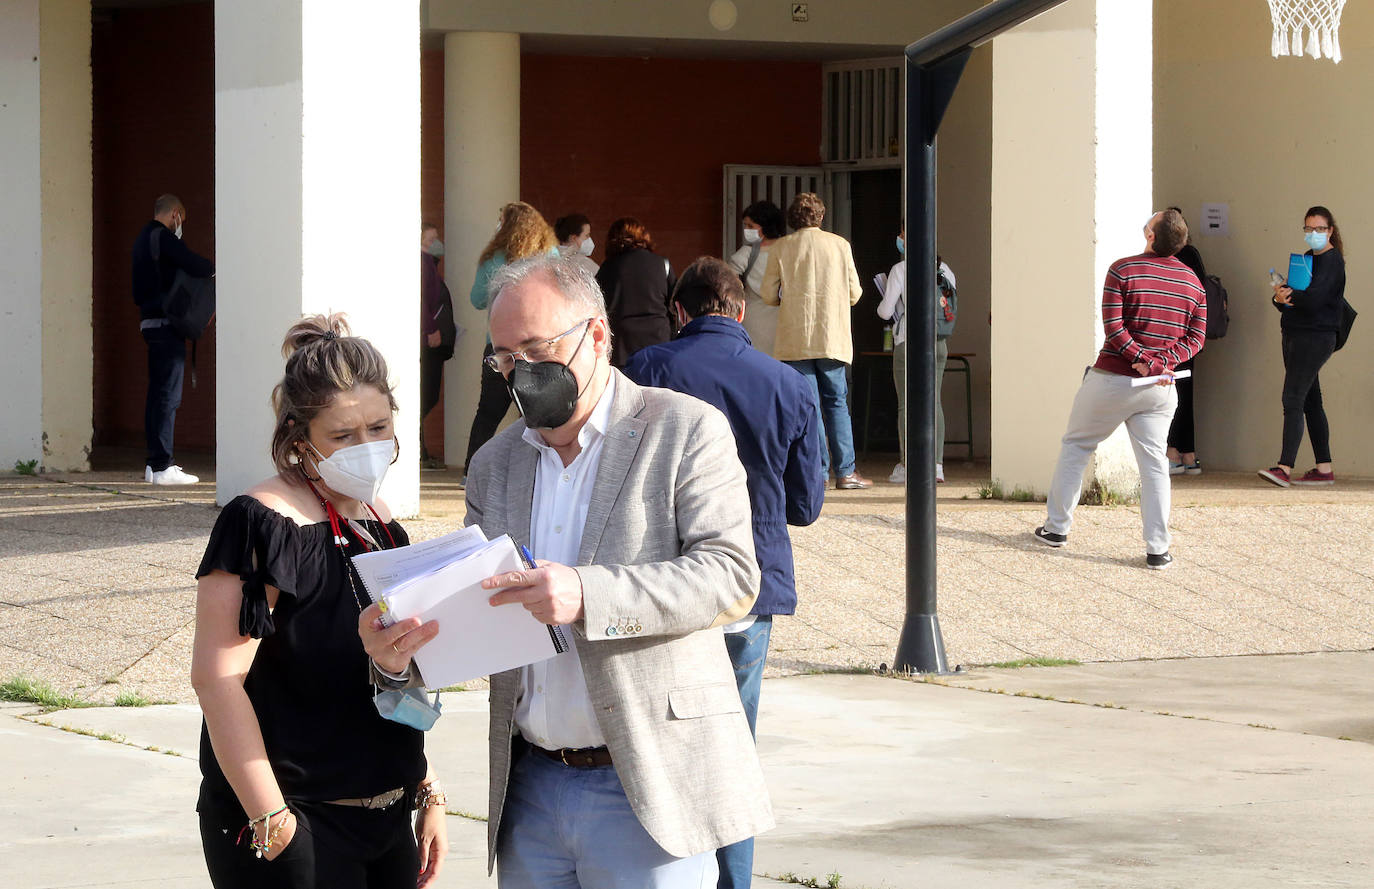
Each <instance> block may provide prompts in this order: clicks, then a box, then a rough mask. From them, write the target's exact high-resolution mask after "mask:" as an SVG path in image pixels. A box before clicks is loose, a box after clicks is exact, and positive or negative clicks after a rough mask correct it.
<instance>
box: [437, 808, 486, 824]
mask: <svg viewBox="0 0 1374 889" xmlns="http://www.w3.org/2000/svg"><path fill="white" fill-rule="evenodd" d="M444 814H445V815H454V816H457V817H459V818H466V819H468V820H469V821H486V820H487V816H486V815H478V814H476V813H475V812H465V811H463V810H462V809H445V810H444Z"/></svg>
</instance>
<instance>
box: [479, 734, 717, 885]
mask: <svg viewBox="0 0 1374 889" xmlns="http://www.w3.org/2000/svg"><path fill="white" fill-rule="evenodd" d="M515 743H516V747H517V748H519V747H523V746H524V742H523V741H521V740H520V739H518V738H517V739H516V742H515ZM496 881H497V885H498V886H499V887H500V889H612V887H615V889H712V887H714V886H715V885H716V856H715V855H714V854H712V853H710V852H702V853H701V854H699V855H693V856H691V857H689V858H674V857H673V856H671V855H669V854H668V853H667V852H665V851H663V848H662V847H661V846H659V845H658V843H655V842H654V841H653V838H652V837H650V836H649V833H648V831H646V830H645V829H644V826H643V825H642V824H640V823H639V818H638V817H637V816H636V815H635V813H634V810H633V809H632V808H630V801H629V800H628V799H626V798H625V788H624V787H622V786H621V784H620V776H618V775H617V774H616V772H615V766H603V767H600V768H591V769H581V768H574V767H572V766H565V765H563V764H562V763H561V762H555V761H553V760H551V759H546V758H545V757H544V756H542V755H541V754H538V753H533V752H529V751H526V752H524V753H523V755H521V756H520V757H519V758H518V759H517V760H516V762H515V764H514V765H513V766H512V767H511V775H510V784H509V786H508V787H507V789H506V805H505V810H504V811H503V813H502V815H501V835H500V838H499V840H498V841H497V847H496Z"/></svg>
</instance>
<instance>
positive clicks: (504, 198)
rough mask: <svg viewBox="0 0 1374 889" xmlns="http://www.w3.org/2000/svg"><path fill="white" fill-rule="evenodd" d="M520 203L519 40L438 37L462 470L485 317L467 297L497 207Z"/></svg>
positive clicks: (451, 410) (448, 374)
mask: <svg viewBox="0 0 1374 889" xmlns="http://www.w3.org/2000/svg"><path fill="white" fill-rule="evenodd" d="M519 197H520V35H519V34H487V33H477V32H470V31H461V32H453V33H449V34H446V35H444V234H445V239H446V241H447V246H448V250H447V252H446V254H445V258H444V266H445V276H446V281H447V283H448V287H449V290H450V291H452V293H453V308H454V310H455V311H454V314H455V316H456V318H457V320H458V323H459V324H460V325H462V326H463V327H464V328H466V331H467V332H466V333H465V334H464V335H463V336H462V338H461V339H459V341H458V347H457V349H456V350H455V352H454V356H453V360H452V361H450V362H448V363H447V364H446V365H445V366H444V460H445V462H447V463H448V465H450V466H459V467H461V466H462V465H463V458H464V456H465V455H466V454H467V446H468V433H469V432H470V431H471V430H472V417H473V414H474V413H475V412H476V410H477V396H478V392H479V386H480V381H481V360H482V349H483V348H484V347H485V346H486V338H487V316H486V312H480V311H478V310H477V309H474V308H473V307H472V303H471V302H470V301H469V300H468V294H469V292H471V290H472V279H473V275H474V274H475V273H476V271H477V255H478V254H479V253H481V252H482V248H483V247H485V246H486V244H487V241H489V240H491V235H492V231H493V230H494V229H495V227H496V221H497V219H498V217H499V215H500V209H501V205H502V204H506V203H509V202H510V201H514V200H518V199H519Z"/></svg>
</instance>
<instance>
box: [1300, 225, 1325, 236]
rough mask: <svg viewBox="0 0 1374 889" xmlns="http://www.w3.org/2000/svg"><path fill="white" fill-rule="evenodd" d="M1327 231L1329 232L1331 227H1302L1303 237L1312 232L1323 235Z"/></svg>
mask: <svg viewBox="0 0 1374 889" xmlns="http://www.w3.org/2000/svg"><path fill="white" fill-rule="evenodd" d="M1329 231H1331V226H1329V225H1304V226H1303V227H1302V233H1303V234H1305V235H1310V234H1312V233H1313V232H1317V233H1318V234H1323V235H1324V234H1326V233H1327V232H1329Z"/></svg>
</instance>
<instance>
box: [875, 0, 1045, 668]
mask: <svg viewBox="0 0 1374 889" xmlns="http://www.w3.org/2000/svg"><path fill="white" fill-rule="evenodd" d="M1063 2H1064V0H995V2H993V3H989V4H988V5H987V6H984V7H982V8H980V9H977V10H974V11H973V12H971V13H969V14H968V15H966V16H964V17H963V18H961V19H959V20H958V21H956V22H954V23H953V24H950V25H947V26H945V27H944V28H941V29H940V30H938V31H936V32H934V33H933V34H929V35H927V36H926V37H924V38H922V39H921V40H918V41H917V42H915V43H913V44H911V45H910V46H908V47H907V48H906V145H905V150H906V159H905V160H906V222H907V225H906V233H907V238H906V244H907V252H906V266H907V276H906V287H907V313H906V380H905V385H906V393H907V412H906V620H905V621H904V623H903V624H902V634H901V637H900V638H899V639H898V640H897V655H896V657H895V658H894V660H893V669H894V670H897V671H909V672H917V673H948V672H949V662H948V660H947V659H946V657H945V643H944V639H943V638H941V635H940V618H939V616H938V615H937V614H936V596H935V593H936V588H935V584H936V572H935V531H936V526H935V307H936V305H938V300H939V296H938V291H937V289H936V286H935V224H936V223H935V134H936V132H938V131H939V129H940V120H941V119H942V118H943V117H944V114H945V109H946V108H948V107H949V101H950V99H951V98H952V97H953V95H954V88H955V87H956V86H957V85H958V83H959V76H960V75H961V74H962V73H963V70H964V65H965V64H966V63H967V62H968V57H969V54H970V53H971V52H972V51H973V47H975V46H979V45H981V44H983V43H986V42H987V41H989V40H991V39H992V38H993V37H995V36H997V35H998V34H1000V33H1002V32H1003V31H1006V30H1008V29H1010V28H1013V27H1015V26H1016V25H1019V24H1020V23H1021V22H1024V21H1025V20H1026V19H1029V18H1033V17H1034V16H1036V15H1039V14H1040V13H1042V12H1044V11H1045V10H1047V9H1050V8H1052V7H1055V6H1058V5H1059V4H1060V3H1063Z"/></svg>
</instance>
